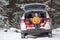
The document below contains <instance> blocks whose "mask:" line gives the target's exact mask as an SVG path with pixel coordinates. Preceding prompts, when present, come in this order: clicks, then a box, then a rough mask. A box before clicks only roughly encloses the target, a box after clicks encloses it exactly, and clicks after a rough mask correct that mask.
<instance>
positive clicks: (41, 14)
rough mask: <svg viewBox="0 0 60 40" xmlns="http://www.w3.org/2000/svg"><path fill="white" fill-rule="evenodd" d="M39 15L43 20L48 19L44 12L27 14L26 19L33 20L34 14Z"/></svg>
mask: <svg viewBox="0 0 60 40" xmlns="http://www.w3.org/2000/svg"><path fill="white" fill-rule="evenodd" d="M35 13H38V16H39V17H41V18H45V17H46V12H43V11H31V12H28V13H26V14H25V18H33V17H34V14H35Z"/></svg>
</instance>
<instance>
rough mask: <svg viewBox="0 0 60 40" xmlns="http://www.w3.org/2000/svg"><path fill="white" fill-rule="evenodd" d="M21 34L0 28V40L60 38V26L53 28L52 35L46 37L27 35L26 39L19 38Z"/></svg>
mask: <svg viewBox="0 0 60 40" xmlns="http://www.w3.org/2000/svg"><path fill="white" fill-rule="evenodd" d="M20 36H21V34H20V33H16V32H12V31H8V32H3V31H2V30H0V40H60V28H59V29H55V30H53V37H52V38H48V37H37V38H31V37H29V38H28V39H21V37H20Z"/></svg>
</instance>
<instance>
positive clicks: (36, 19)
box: [32, 16, 40, 24]
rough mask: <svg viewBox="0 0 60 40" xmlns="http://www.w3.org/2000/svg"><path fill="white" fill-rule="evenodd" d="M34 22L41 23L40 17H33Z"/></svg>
mask: <svg viewBox="0 0 60 40" xmlns="http://www.w3.org/2000/svg"><path fill="white" fill-rule="evenodd" d="M32 22H33V24H39V23H40V18H39V17H38V16H37V17H36V16H35V17H33V19H32Z"/></svg>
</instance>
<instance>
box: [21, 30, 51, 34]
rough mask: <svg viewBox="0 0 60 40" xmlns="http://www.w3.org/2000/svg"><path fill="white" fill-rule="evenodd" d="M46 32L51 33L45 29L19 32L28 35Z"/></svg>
mask: <svg viewBox="0 0 60 40" xmlns="http://www.w3.org/2000/svg"><path fill="white" fill-rule="evenodd" d="M47 32H52V30H51V29H50V30H45V29H39V30H36V29H28V30H24V31H21V33H28V34H35V33H36V34H38V33H47Z"/></svg>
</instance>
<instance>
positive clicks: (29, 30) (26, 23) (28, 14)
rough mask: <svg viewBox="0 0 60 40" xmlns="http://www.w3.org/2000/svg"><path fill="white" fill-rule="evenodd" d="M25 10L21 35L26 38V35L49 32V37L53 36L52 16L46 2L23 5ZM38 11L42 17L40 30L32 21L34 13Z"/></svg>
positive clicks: (21, 24)
mask: <svg viewBox="0 0 60 40" xmlns="http://www.w3.org/2000/svg"><path fill="white" fill-rule="evenodd" d="M23 10H24V11H25V12H24V14H23V16H22V17H21V23H20V26H21V37H22V38H25V36H26V35H28V34H29V35H38V34H42V33H47V34H48V37H52V28H51V18H50V16H49V14H48V12H47V7H46V5H45V4H39V3H32V4H26V5H24V6H23ZM35 13H38V15H39V16H40V18H41V20H42V21H41V23H40V24H39V25H40V28H39V30H36V29H35V27H34V24H33V23H32V18H33V17H34V14H35Z"/></svg>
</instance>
